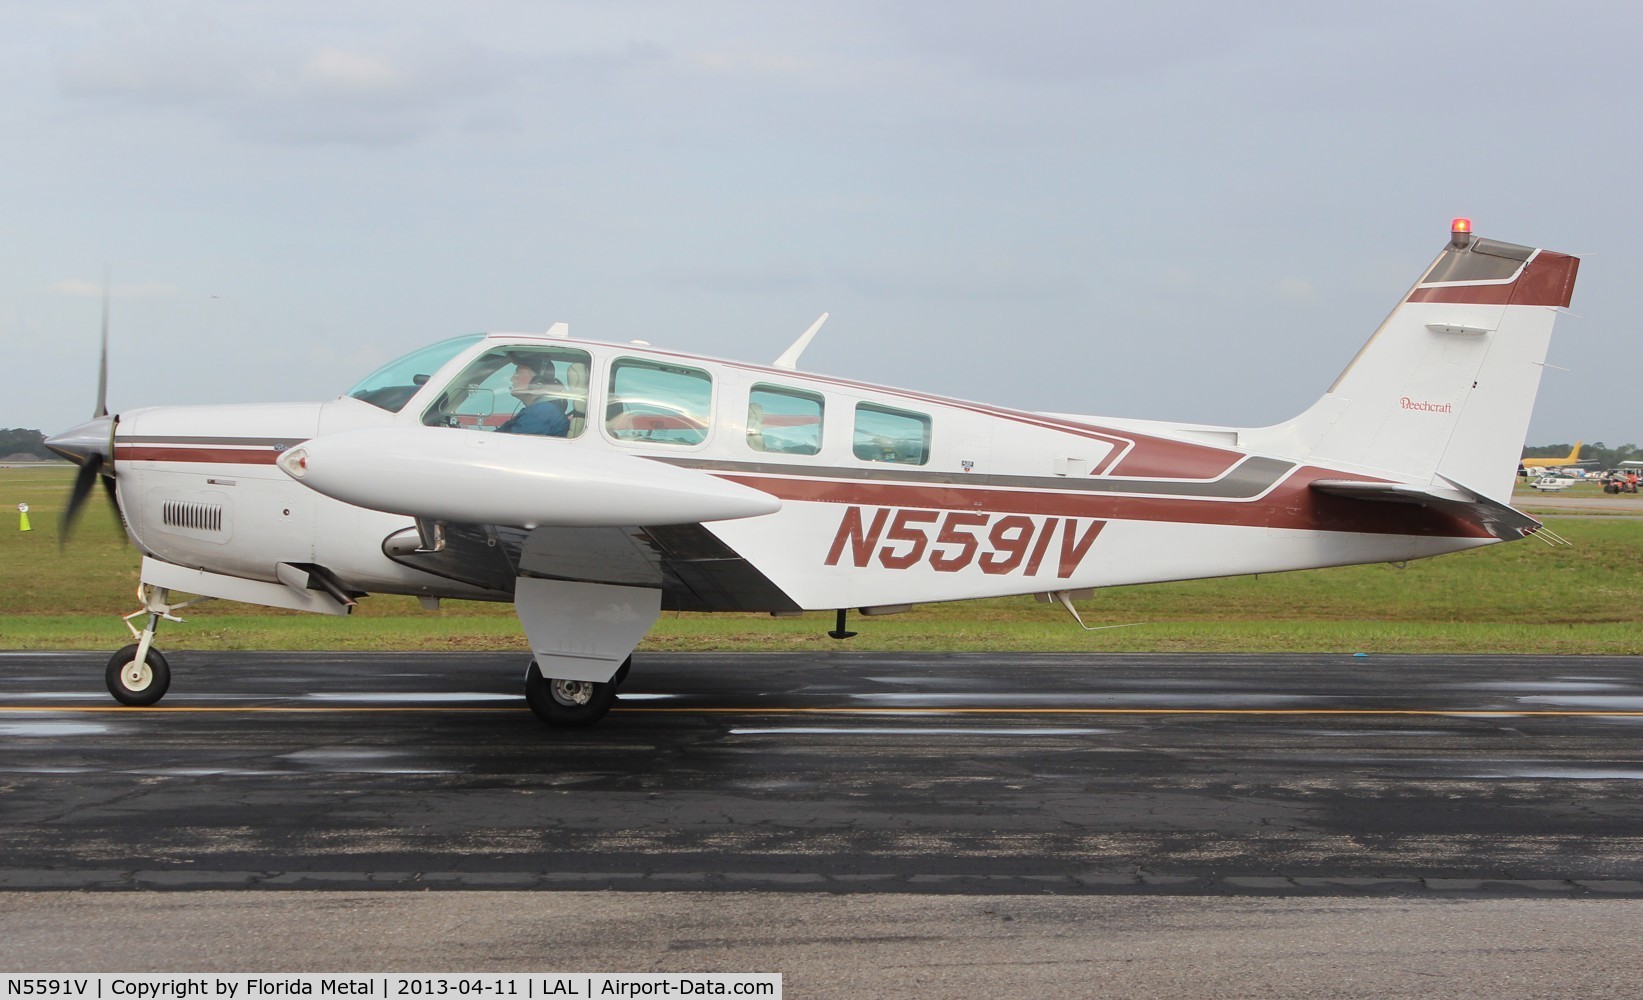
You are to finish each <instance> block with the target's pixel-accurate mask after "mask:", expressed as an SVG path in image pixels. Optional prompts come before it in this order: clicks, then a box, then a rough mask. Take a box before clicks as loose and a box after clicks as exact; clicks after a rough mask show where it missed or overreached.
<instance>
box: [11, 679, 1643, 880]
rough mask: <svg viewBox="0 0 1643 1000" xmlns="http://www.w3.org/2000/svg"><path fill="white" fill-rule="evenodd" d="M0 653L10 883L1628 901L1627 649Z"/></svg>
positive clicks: (1637, 856) (1636, 701)
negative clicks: (146, 700)
mask: <svg viewBox="0 0 1643 1000" xmlns="http://www.w3.org/2000/svg"><path fill="white" fill-rule="evenodd" d="M170 658H171V664H172V672H173V682H172V691H171V694H170V695H169V696H168V697H167V699H166V701H165V703H164V704H163V705H162V706H160V707H157V708H155V709H150V710H135V711H134V710H130V709H120V708H118V707H117V706H114V704H113V702H112V701H111V700H110V699H109V698H108V695H107V694H106V692H104V690H103V688H102V679H101V678H102V663H103V659H104V657H102V656H99V655H96V654H89V653H0V843H3V844H4V845H5V849H4V852H3V855H0V888H5V889H12V890H20V889H108V890H122V889H133V888H149V889H167V890H200V889H242V888H251V889H262V890H266V889H474V888H503V889H519V888H551V889H619V890H651V891H661V892H677V891H681V890H692V891H709V892H715V891H717V892H723V891H770V890H781V891H819V892H827V893H899V894H906V893H943V894H1012V893H1016V894H1019V893H1032V894H1046V893H1048V894H1057V895H1115V894H1167V895H1182V894H1186V895H1239V896H1296V895H1337V896H1338V895H1359V896H1380V897H1385V896H1408V895H1418V896H1422V897H1457V896H1465V897H1501V896H1512V897H1536V898H1544V897H1569V896H1593V897H1605V898H1609V897H1616V896H1629V897H1639V898H1643V740H1640V737H1643V658H1636V657H1579V658H1574V657H1551V656H1506V657H1502V656H1488V657H1470V656H1367V657H1364V656H1356V657H1355V656H1349V655H1327V656H1324V655H1318V656H1312V655H1283V656H1273V655H1219V656H1195V655H1173V654H1147V655H1116V656H1083V655H1076V654H1040V655H1032V654H1028V655H1020V654H1010V655H994V654H950V655H923V654H885V653H847V652H841V653H823V654H816V653H793V654H770V655H762V654H735V655H722V654H651V655H645V656H641V657H638V658H636V662H635V667H634V671H633V674H632V677H631V678H630V679H629V681H628V684H627V686H626V687H625V689H624V692H623V696H622V699H621V701H620V702H619V703H618V706H617V708H616V709H615V710H614V711H613V712H612V714H611V715H610V716H609V717H608V718H607V719H606V721H605V722H604V723H602V724H601V725H599V726H598V727H595V728H593V729H589V730H582V731H568V732H567V731H551V730H548V729H546V728H544V727H542V726H541V725H540V724H538V723H537V722H536V721H535V719H534V717H533V716H531V715H530V713H529V712H528V710H526V709H525V707H524V702H523V699H522V697H521V696H520V694H519V692H518V686H519V683H520V679H521V674H522V672H523V663H522V662H521V660H520V658H519V656H518V655H517V654H490V653H475V654H454V655H453V654H435V653H410V654H404V653H388V654H344V653H220V652H177V653H172V654H170Z"/></svg>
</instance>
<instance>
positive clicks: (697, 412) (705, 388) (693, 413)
mask: <svg viewBox="0 0 1643 1000" xmlns="http://www.w3.org/2000/svg"><path fill="white" fill-rule="evenodd" d="M712 415H713V377H712V376H711V375H709V374H708V373H707V372H705V371H702V370H701V369H700V368H686V367H684V366H682V365H670V364H663V363H661V362H658V361H649V360H642V359H639V358H618V359H617V360H616V361H615V362H613V363H612V364H611V367H610V396H609V399H608V402H607V403H606V405H605V429H606V430H607V431H609V432H610V436H611V437H613V438H616V439H617V440H618V441H643V442H645V443H647V444H679V445H691V444H701V443H702V442H703V441H706V440H707V432H708V427H709V421H710V420H711V419H712Z"/></svg>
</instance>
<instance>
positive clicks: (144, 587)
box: [103, 583, 210, 707]
mask: <svg viewBox="0 0 1643 1000" xmlns="http://www.w3.org/2000/svg"><path fill="white" fill-rule="evenodd" d="M137 599H138V600H140V601H142V602H143V606H142V607H141V608H139V609H138V610H136V611H133V612H132V613H131V614H129V615H126V616H125V619H124V620H125V623H126V628H128V629H130V630H131V637H132V638H133V639H136V640H137V641H136V642H134V643H132V644H131V645H129V646H127V647H125V648H124V649H122V650H120V651H119V652H118V653H115V654H114V655H113V656H112V657H110V658H109V661H108V667H107V669H105V670H104V671H103V682H104V683H105V684H107V685H108V693H109V694H111V695H113V696H114V700H115V701H117V702H119V703H120V704H122V705H132V706H136V707H142V706H145V705H153V704H156V703H158V702H159V700H160V699H161V698H164V697H165V693H166V690H167V689H168V688H170V687H171V664H169V663H167V662H166V659H165V654H163V653H161V652H160V651H159V650H157V649H155V648H154V633H155V632H156V631H157V630H158V629H159V627H160V619H162V618H163V619H165V620H166V621H169V622H182V621H183V619H181V618H178V617H177V616H176V615H174V614H172V612H173V611H181V610H182V609H183V608H186V607H188V606H189V605H191V604H198V603H200V602H201V601H208V600H210V598H209V597H196V598H194V599H193V600H191V601H184V602H183V603H181V604H172V603H170V601H171V591H169V590H166V589H164V588H162V587H155V586H153V585H152V584H147V583H144V584H139V585H138V587H137ZM143 615H147V616H148V621H147V623H146V624H145V625H144V626H143V627H142V628H141V629H139V628H138V627H137V626H135V625H133V624H132V623H131V620H132V619H133V618H139V617H141V616H143Z"/></svg>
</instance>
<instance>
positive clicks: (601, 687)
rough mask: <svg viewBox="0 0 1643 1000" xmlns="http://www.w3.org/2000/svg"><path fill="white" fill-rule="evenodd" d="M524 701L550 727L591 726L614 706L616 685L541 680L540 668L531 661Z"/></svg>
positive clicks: (555, 679)
mask: <svg viewBox="0 0 1643 1000" xmlns="http://www.w3.org/2000/svg"><path fill="white" fill-rule="evenodd" d="M525 701H526V703H527V704H529V705H530V706H531V711H532V712H535V713H536V717H537V718H538V719H541V720H542V721H543V722H546V723H547V724H548V725H550V726H591V725H593V724H594V723H595V722H598V721H599V720H600V719H603V718H604V717H605V713H606V712H608V711H610V706H611V705H612V704H613V703H615V701H616V685H615V683H613V682H610V681H604V682H600V681H567V680H563V679H559V678H550V677H543V676H542V668H540V667H538V666H537V665H536V661H535V660H532V661H531V665H530V667H529V668H528V669H527V670H526V671H525Z"/></svg>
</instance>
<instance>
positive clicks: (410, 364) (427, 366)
mask: <svg viewBox="0 0 1643 1000" xmlns="http://www.w3.org/2000/svg"><path fill="white" fill-rule="evenodd" d="M482 337H484V334H481V333H471V334H468V335H467V336H463V337H452V338H451V339H449V340H442V341H440V342H439V343H437V344H434V345H432V346H429V347H424V348H422V349H421V350H419V351H413V352H412V353H410V354H407V355H405V356H404V357H402V358H396V359H394V360H393V361H390V362H388V363H387V364H385V365H383V366H382V367H381V368H378V369H377V370H376V371H374V372H372V373H371V374H369V375H367V376H365V377H364V378H362V379H360V380H359V382H358V383H357V384H356V385H355V386H354V387H353V388H352V389H349V390H348V395H350V396H352V397H353V398H355V399H357V400H360V401H361V402H365V403H370V404H371V405H372V406H380V407H382V408H383V409H384V410H387V411H388V412H390V413H398V412H399V411H400V410H403V409H404V408H405V404H406V403H409V402H410V401H411V397H412V396H415V395H416V394H417V392H418V391H419V390H420V389H421V388H422V387H423V385H425V384H426V383H427V381H428V379H429V378H430V377H431V376H432V375H433V374H434V372H437V371H439V369H441V368H443V367H444V366H445V362H447V361H449V360H451V359H452V358H454V357H456V356H457V355H458V354H461V353H462V352H463V351H464V350H466V349H467V348H468V347H469V346H471V345H472V344H473V343H474V342H475V341H477V340H479V339H481V338H482Z"/></svg>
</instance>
